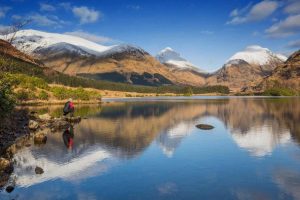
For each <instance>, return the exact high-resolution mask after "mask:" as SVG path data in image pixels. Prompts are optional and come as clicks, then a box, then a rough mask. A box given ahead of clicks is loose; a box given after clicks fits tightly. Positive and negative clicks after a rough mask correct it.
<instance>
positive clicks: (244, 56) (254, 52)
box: [226, 45, 287, 65]
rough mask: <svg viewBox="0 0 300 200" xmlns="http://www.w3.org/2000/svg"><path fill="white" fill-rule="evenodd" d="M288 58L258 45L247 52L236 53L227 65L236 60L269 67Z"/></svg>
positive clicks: (246, 49) (249, 47) (246, 50)
mask: <svg viewBox="0 0 300 200" xmlns="http://www.w3.org/2000/svg"><path fill="white" fill-rule="evenodd" d="M286 59H287V57H286V56H284V55H281V54H275V53H273V52H272V51H270V50H269V49H268V48H263V47H261V46H258V45H252V46H248V47H246V48H245V50H243V51H240V52H237V53H235V54H234V55H233V56H232V57H231V58H229V59H228V60H227V62H226V63H230V62H232V61H234V60H244V61H246V62H247V63H249V64H252V65H267V64H270V63H272V62H274V61H275V62H276V61H277V62H278V61H279V62H280V61H281V62H284V61H286Z"/></svg>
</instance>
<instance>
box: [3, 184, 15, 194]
mask: <svg viewBox="0 0 300 200" xmlns="http://www.w3.org/2000/svg"><path fill="white" fill-rule="evenodd" d="M14 189H15V188H14V186H11V185H9V186H7V187H6V189H5V190H6V192H7V193H11V192H12V191H13V190H14Z"/></svg>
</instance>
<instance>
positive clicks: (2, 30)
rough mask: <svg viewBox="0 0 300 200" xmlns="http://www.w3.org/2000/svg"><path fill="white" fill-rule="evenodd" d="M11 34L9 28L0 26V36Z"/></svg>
mask: <svg viewBox="0 0 300 200" xmlns="http://www.w3.org/2000/svg"><path fill="white" fill-rule="evenodd" d="M10 32H11V27H10V26H5V25H1V24H0V35H6V34H8V33H10Z"/></svg>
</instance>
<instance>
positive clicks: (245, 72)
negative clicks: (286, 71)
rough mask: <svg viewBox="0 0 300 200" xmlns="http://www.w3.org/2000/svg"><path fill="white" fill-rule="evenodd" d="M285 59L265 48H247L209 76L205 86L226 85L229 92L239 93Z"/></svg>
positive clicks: (260, 79) (267, 74) (266, 74)
mask: <svg viewBox="0 0 300 200" xmlns="http://www.w3.org/2000/svg"><path fill="white" fill-rule="evenodd" d="M285 59H286V58H285V57H284V56H282V55H280V54H275V53H272V52H271V51H270V50H269V49H267V48H263V47H260V46H257V45H253V46H249V47H247V48H246V49H245V50H244V51H241V52H237V53H235V54H234V55H233V56H232V57H231V58H229V59H228V61H227V62H226V63H225V64H224V65H223V67H222V68H221V69H219V70H217V71H216V72H214V73H212V74H210V76H209V77H208V78H207V84H208V85H216V84H221V85H226V86H228V87H230V89H231V90H233V91H236V92H240V91H243V90H245V89H247V88H249V87H252V86H255V85H256V84H257V83H258V82H260V81H262V79H263V78H264V77H267V76H269V75H270V74H271V73H272V72H273V70H274V69H275V68H276V67H277V66H278V65H280V64H282V63H283V61H284V60H285Z"/></svg>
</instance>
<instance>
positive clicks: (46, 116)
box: [39, 113, 52, 121]
mask: <svg viewBox="0 0 300 200" xmlns="http://www.w3.org/2000/svg"><path fill="white" fill-rule="evenodd" d="M39 118H40V119H41V120H44V121H49V120H51V119H52V117H51V116H50V115H49V114H48V113H46V114H43V115H39Z"/></svg>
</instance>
